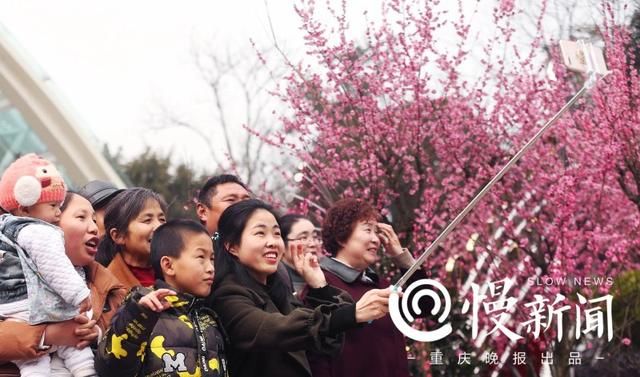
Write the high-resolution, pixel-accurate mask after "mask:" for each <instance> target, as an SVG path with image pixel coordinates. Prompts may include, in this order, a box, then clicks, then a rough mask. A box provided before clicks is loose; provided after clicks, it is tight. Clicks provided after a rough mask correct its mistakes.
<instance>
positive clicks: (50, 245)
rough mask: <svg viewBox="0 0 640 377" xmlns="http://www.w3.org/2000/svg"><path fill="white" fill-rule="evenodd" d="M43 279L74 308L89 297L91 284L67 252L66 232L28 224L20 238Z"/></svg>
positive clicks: (20, 242) (21, 232)
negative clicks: (86, 280)
mask: <svg viewBox="0 0 640 377" xmlns="http://www.w3.org/2000/svg"><path fill="white" fill-rule="evenodd" d="M17 241H18V245H20V246H21V247H22V248H23V249H24V250H25V251H26V252H27V253H28V254H29V256H30V257H31V259H32V260H33V262H34V263H35V265H36V266H37V268H38V272H40V275H41V276H42V277H43V279H44V280H45V281H46V282H47V283H49V285H50V286H51V288H53V290H55V291H56V292H57V293H58V294H60V296H62V298H63V299H64V300H65V301H66V302H68V303H69V304H72V305H74V306H78V305H80V303H81V302H82V301H83V300H84V299H86V298H87V297H89V293H90V291H89V288H88V287H87V283H86V282H85V281H84V280H83V279H82V277H80V275H79V274H78V272H77V271H76V270H75V267H73V264H71V261H70V260H69V258H68V257H67V254H66V252H65V250H64V237H63V235H62V231H60V230H58V229H56V228H54V227H52V226H48V225H42V224H33V225H27V226H25V227H24V228H22V230H21V231H20V233H18V237H17Z"/></svg>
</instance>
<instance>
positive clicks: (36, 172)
mask: <svg viewBox="0 0 640 377" xmlns="http://www.w3.org/2000/svg"><path fill="white" fill-rule="evenodd" d="M66 194H67V188H66V186H65V184H64V179H63V178H62V176H61V175H60V173H59V172H58V169H56V167H55V166H53V164H52V163H51V162H49V161H47V160H45V159H44V158H42V157H40V156H38V155H36V154H33V153H29V154H27V155H24V156H22V157H20V158H19V159H17V160H15V161H14V162H13V163H12V164H11V165H9V167H8V168H7V170H5V171H4V174H2V178H1V179H0V207H2V208H3V209H4V210H6V211H9V212H11V211H13V210H15V209H17V208H18V207H29V206H32V205H34V204H38V203H47V202H62V201H63V200H64V196H65V195H66Z"/></svg>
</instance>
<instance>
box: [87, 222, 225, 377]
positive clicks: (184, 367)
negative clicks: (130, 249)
mask: <svg viewBox="0 0 640 377" xmlns="http://www.w3.org/2000/svg"><path fill="white" fill-rule="evenodd" d="M212 259H213V245H212V243H211V239H210V237H209V234H208V232H207V230H206V229H205V228H204V227H203V226H202V225H200V224H198V223H196V222H195V221H191V220H173V221H170V222H167V223H166V224H164V225H162V226H160V227H159V228H158V229H156V231H155V233H154V236H153V239H152V241H151V265H152V266H153V268H154V270H155V273H156V276H162V279H163V280H158V281H157V282H156V284H155V286H154V288H155V290H154V291H150V290H148V289H144V288H139V289H134V290H133V291H132V293H131V294H130V295H129V298H128V299H127V300H126V302H125V304H124V306H123V307H122V308H121V309H120V311H119V313H118V314H117V315H116V317H115V318H114V320H113V322H112V324H111V328H110V329H109V331H108V332H107V334H106V335H105V336H104V337H103V340H102V342H101V343H100V345H99V347H98V354H97V356H96V371H98V373H99V375H101V376H107V377H109V376H115V377H121V376H158V375H162V376H180V377H186V376H225V377H228V373H227V368H226V359H225V356H224V338H223V332H222V329H221V328H220V327H219V325H218V321H217V317H216V315H215V313H214V312H213V311H212V310H211V309H209V308H208V307H206V306H205V304H204V299H203V298H204V297H206V296H207V295H209V292H210V291H211V285H212V283H213V263H212V261H213V260H212Z"/></svg>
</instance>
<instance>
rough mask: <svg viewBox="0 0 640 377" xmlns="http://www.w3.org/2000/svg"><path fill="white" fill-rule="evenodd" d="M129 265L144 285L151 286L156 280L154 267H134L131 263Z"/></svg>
mask: <svg viewBox="0 0 640 377" xmlns="http://www.w3.org/2000/svg"><path fill="white" fill-rule="evenodd" d="M127 267H129V270H131V273H132V274H133V276H135V277H136V279H138V281H139V282H140V285H142V286H143V287H151V286H153V283H155V282H156V274H155V273H154V272H153V267H133V266H129V265H127Z"/></svg>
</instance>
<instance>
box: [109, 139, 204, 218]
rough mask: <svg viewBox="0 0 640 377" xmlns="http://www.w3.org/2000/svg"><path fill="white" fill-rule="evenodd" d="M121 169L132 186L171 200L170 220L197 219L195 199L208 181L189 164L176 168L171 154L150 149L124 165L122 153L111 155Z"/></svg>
mask: <svg viewBox="0 0 640 377" xmlns="http://www.w3.org/2000/svg"><path fill="white" fill-rule="evenodd" d="M109 157H110V159H111V160H112V161H113V162H115V164H116V165H117V166H119V167H120V170H121V171H122V172H123V173H124V174H125V175H126V176H127V178H128V179H127V181H128V183H129V184H130V185H131V186H139V187H146V188H149V189H151V190H153V191H155V192H157V193H159V194H160V195H162V197H164V199H165V200H166V201H167V206H168V213H167V218H169V219H173V218H190V219H194V220H197V217H196V214H195V209H194V206H193V198H194V197H195V195H196V193H197V191H198V189H199V188H200V186H202V183H203V182H204V181H205V179H206V175H203V174H199V173H198V172H196V171H195V170H194V169H193V168H191V167H190V166H188V165H186V164H183V163H181V164H179V165H177V166H175V167H174V166H173V161H172V160H171V155H170V154H167V155H164V156H163V155H161V154H159V153H157V152H153V151H151V150H150V149H149V148H147V149H146V150H145V151H144V152H143V153H142V154H140V155H139V156H137V157H135V158H134V159H132V160H130V161H128V162H126V163H122V162H121V161H122V157H121V155H120V153H119V152H118V153H116V154H115V155H112V154H109Z"/></svg>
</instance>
